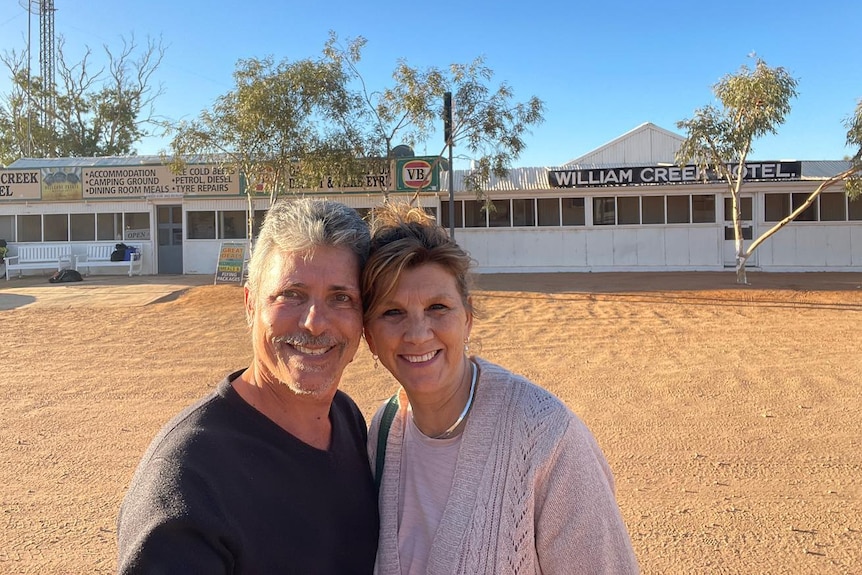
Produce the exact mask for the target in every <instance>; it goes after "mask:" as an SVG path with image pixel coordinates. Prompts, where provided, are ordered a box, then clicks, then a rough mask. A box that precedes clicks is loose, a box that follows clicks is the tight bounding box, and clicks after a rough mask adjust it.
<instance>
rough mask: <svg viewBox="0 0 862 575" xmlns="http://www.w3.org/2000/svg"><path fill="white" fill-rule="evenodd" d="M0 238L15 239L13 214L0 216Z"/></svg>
mask: <svg viewBox="0 0 862 575" xmlns="http://www.w3.org/2000/svg"><path fill="white" fill-rule="evenodd" d="M0 239H2V240H6V241H7V242H14V241H15V216H0Z"/></svg>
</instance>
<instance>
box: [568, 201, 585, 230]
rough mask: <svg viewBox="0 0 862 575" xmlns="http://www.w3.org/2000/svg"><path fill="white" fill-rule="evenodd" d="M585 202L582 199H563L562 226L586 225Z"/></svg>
mask: <svg viewBox="0 0 862 575" xmlns="http://www.w3.org/2000/svg"><path fill="white" fill-rule="evenodd" d="M585 206H586V201H585V200H584V198H563V225H564V226H585V225H587V215H586V207H585Z"/></svg>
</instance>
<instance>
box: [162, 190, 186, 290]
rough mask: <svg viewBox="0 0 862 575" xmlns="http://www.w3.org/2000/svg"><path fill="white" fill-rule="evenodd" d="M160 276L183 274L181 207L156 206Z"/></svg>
mask: <svg viewBox="0 0 862 575" xmlns="http://www.w3.org/2000/svg"><path fill="white" fill-rule="evenodd" d="M156 222H157V226H158V237H159V240H158V244H159V245H158V250H159V254H158V262H159V273H160V274H181V273H183V207H182V206H157V214H156Z"/></svg>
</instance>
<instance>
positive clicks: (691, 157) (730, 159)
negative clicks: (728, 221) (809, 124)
mask: <svg viewBox="0 0 862 575" xmlns="http://www.w3.org/2000/svg"><path fill="white" fill-rule="evenodd" d="M797 84H798V81H797V80H796V79H795V78H794V77H792V76H791V75H790V73H789V72H788V71H787V70H785V69H784V68H782V67H775V68H771V67H769V66H768V65H767V64H766V62H764V61H763V60H762V59H760V58H757V59H756V64H755V66H754V68H753V69H751V68H749V67H748V66H745V65H743V66H742V67H741V68H740V70H739V71H738V72H737V73H735V74H728V75H726V76H724V77H723V78H721V80H719V82H718V83H717V84H716V85H715V86H714V87H713V92H714V93H715V95H716V97H717V99H718V101H719V102H720V104H721V107H716V106H712V105H707V106H705V107H703V108H700V109H698V110H696V111H695V113H694V117H693V118H691V119H686V120H682V121H680V122H677V126H678V127H679V128H680V129H683V130H685V131H686V133H687V134H686V138H685V140H684V141H683V143H682V145H681V146H680V148H679V150H678V152H677V155H676V162H677V163H678V164H679V165H680V166H684V165H688V164H692V163H693V164H695V165H697V166H698V168H699V169H700V171H701V173H702V174H704V176H706V175H707V174H709V173H714V174H716V175H717V176H718V177H719V178H720V179H721V180H723V181H724V182H725V183H726V185H727V190H728V193H729V194H730V197H731V205H732V208H731V209H732V216H733V231H734V240H735V253H736V279H737V283H741V284H747V283H748V279H747V277H746V273H745V265H746V262H747V261H748V259H749V258H750V257H751V255H752V254H753V253H754V250H756V249H757V247H758V246H760V245H761V244H762V243H763V242H764V241H765V240H766V239H767V238H769V237H771V236H772V235H773V234H775V233H776V232H777V231H778V230H780V229H781V228H783V227H784V226H786V225H787V224H788V223H790V222H792V221H793V220H794V219H796V218H797V217H798V216H799V215H800V214H801V213H802V212H804V211H805V209H806V208H808V207H809V206H810V205H811V204H812V203H813V202H814V201H815V200H816V199H817V197H818V196H819V195H820V194H821V193H822V192H823V191H824V190H826V189H828V188H830V187H832V186H834V185H835V184H838V183H839V182H843V183H844V185H845V189H846V191H847V193H848V194H850V195H851V197H856V196H857V195H859V185H860V184H859V178H860V175H862V173H860V168H862V163H860V152H862V104H860V106H859V107H857V109H856V112H855V114H854V115H852V116H850V117H849V118H848V119H847V120H846V125H847V129H848V132H847V144H848V145H849V146H851V147H852V148H855V149H856V152H855V154H854V155H853V157H852V158H850V162H849V164H848V167H847V168H846V169H845V170H843V171H841V172H840V173H838V174H836V175H834V176H832V177H830V178H828V179H826V180H824V181H823V182H822V183H821V184H820V185H819V186H818V187H817V188H816V189H815V190H814V191H813V192H812V193H811V194H810V195H809V196H808V198H807V199H806V201H805V202H803V203H802V204H801V205H800V206H798V207H797V208H796V209H794V210H793V211H792V212H791V213H790V214H789V215H788V216H787V217H785V218H784V219H782V220H781V221H779V222H778V223H776V224H775V225H774V226H773V227H772V228H770V229H769V230H767V231H765V232H764V233H762V234H761V235H760V236H759V237H757V238H756V239H754V241H752V242H751V244H750V245H749V246H748V247H747V248H746V247H745V242H744V241H743V237H742V223H741V221H742V212H741V207H740V193H741V190H742V186H743V183H744V180H745V173H746V167H745V162H746V159H747V158H748V156H749V154H750V153H751V151H752V149H753V148H752V147H753V143H754V141H755V140H756V139H757V138H760V137H762V136H765V135H767V134H775V133H777V131H778V127H779V126H780V125H781V124H783V123H784V121H785V118H786V116H787V114H789V113H790V109H791V106H790V101H791V100H792V99H793V98H795V97H796V95H797V91H796V87H797Z"/></svg>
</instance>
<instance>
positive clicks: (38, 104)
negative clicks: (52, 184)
mask: <svg viewBox="0 0 862 575" xmlns="http://www.w3.org/2000/svg"><path fill="white" fill-rule="evenodd" d="M57 46H58V48H57V55H56V56H57V57H56V60H55V62H56V65H57V71H56V73H57V79H58V81H57V85H55V86H49V85H45V83H44V81H43V79H42V78H40V77H38V76H30V75H29V74H28V69H27V66H26V60H25V56H24V54H18V53H16V52H14V51H13V52H11V53H6V54H4V55H3V56H2V58H0V61H2V62H3V64H4V65H5V66H6V68H7V69H8V70H9V73H10V77H11V79H12V88H11V91H10V93H8V94H5V95H3V96H2V98H0V146H2V147H0V161H2V162H3V163H9V162H11V161H14V160H15V159H17V158H20V157H27V156H30V157H36V158H40V157H49V158H50V157H66V156H110V155H130V154H134V152H135V149H134V146H135V144H136V143H138V142H139V141H140V140H141V139H142V138H144V137H146V136H149V135H151V134H154V133H157V131H158V130H159V126H160V120H159V118H158V117H157V116H155V114H154V111H153V104H154V102H155V100H156V99H157V98H158V96H160V95H161V93H162V88H161V86H155V87H154V86H152V85H151V79H152V75H153V73H154V72H155V71H156V70H157V69H158V67H159V66H160V64H161V61H162V58H163V57H164V48H163V47H162V46H161V43H156V42H154V41H152V40H148V41H147V44H146V46H143V47H139V46H138V44H137V43H136V42H135V40H134V38H131V39H130V40H129V41H126V40H125V39H124V40H123V44H122V48H121V49H120V50H119V51H118V52H115V51H112V50H111V48H109V47H108V46H104V51H105V56H106V58H107V64H106V66H104V67H101V68H98V69H94V68H93V67H92V66H91V59H92V52H91V50H90V49H89V48H86V50H85V54H84V56H83V58H82V59H81V60H80V61H78V62H76V63H74V64H70V63H68V62H67V60H66V58H65V56H64V44H63V39H62V38H59V39H58V42H57ZM139 48H140V49H139Z"/></svg>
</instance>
